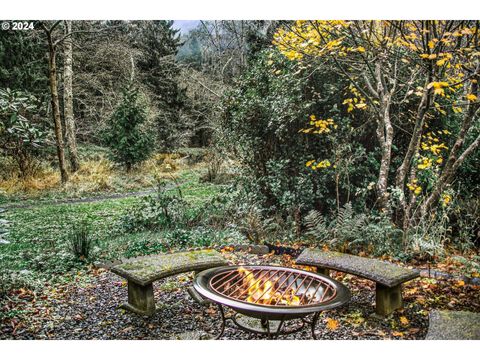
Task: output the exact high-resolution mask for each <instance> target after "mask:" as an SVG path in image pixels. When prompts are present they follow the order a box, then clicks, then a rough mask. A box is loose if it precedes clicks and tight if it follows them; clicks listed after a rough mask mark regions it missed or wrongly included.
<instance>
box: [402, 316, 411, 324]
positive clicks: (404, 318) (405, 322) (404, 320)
mask: <svg viewBox="0 0 480 360" xmlns="http://www.w3.org/2000/svg"><path fill="white" fill-rule="evenodd" d="M400 322H401V323H402V325H408V323H409V321H408V319H407V318H406V317H405V316H400Z"/></svg>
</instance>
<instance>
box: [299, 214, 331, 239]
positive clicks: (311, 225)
mask: <svg viewBox="0 0 480 360" xmlns="http://www.w3.org/2000/svg"><path fill="white" fill-rule="evenodd" d="M304 224H305V227H306V229H307V230H306V231H305V234H306V235H308V236H310V237H312V238H313V239H315V240H320V241H325V240H326V239H328V238H329V237H330V231H329V229H328V226H327V224H326V223H325V218H324V217H323V215H322V214H321V213H320V212H319V211H317V210H311V211H310V212H309V213H308V214H307V215H306V216H305V219H304Z"/></svg>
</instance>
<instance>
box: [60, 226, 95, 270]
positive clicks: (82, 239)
mask: <svg viewBox="0 0 480 360" xmlns="http://www.w3.org/2000/svg"><path fill="white" fill-rule="evenodd" d="M67 242H68V244H69V245H70V250H71V252H72V254H73V255H74V256H75V257H76V258H77V259H79V260H82V261H85V260H87V259H89V258H90V256H91V253H92V248H93V245H94V241H93V237H92V235H91V231H90V226H89V224H88V223H87V222H86V221H82V222H80V223H79V224H75V225H74V226H73V227H72V228H71V229H70V231H69V233H68V235H67Z"/></svg>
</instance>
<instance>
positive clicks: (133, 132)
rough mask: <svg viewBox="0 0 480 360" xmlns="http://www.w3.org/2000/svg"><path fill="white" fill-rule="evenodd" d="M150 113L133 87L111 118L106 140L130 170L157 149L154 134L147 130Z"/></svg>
mask: <svg viewBox="0 0 480 360" xmlns="http://www.w3.org/2000/svg"><path fill="white" fill-rule="evenodd" d="M146 122H147V113H146V110H145V108H144V105H143V104H141V103H140V101H139V92H138V90H137V89H136V88H134V87H132V86H129V87H128V88H126V89H125V90H124V92H123V98H122V101H121V102H120V104H119V105H118V106H117V108H116V109H115V111H114V112H113V115H112V116H111V118H110V120H109V129H108V131H107V132H106V134H105V142H106V144H107V145H108V147H110V149H111V152H112V154H111V157H112V159H113V161H115V162H117V163H119V164H121V165H123V166H125V168H126V169H127V171H130V170H131V169H132V167H133V166H134V165H136V164H138V163H139V162H141V161H143V160H146V159H147V158H148V157H149V156H150V154H151V153H152V151H153V137H152V136H151V134H150V133H149V132H148V131H147V130H146V129H145V126H146Z"/></svg>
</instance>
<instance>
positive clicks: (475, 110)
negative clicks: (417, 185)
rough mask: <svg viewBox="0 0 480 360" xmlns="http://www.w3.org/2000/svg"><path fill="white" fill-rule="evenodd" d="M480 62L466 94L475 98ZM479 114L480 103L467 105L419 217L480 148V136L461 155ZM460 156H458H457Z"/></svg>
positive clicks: (438, 197)
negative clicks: (462, 165)
mask: <svg viewBox="0 0 480 360" xmlns="http://www.w3.org/2000/svg"><path fill="white" fill-rule="evenodd" d="M479 73H480V62H477V66H476V69H475V74H477V75H476V76H474V77H473V79H472V82H471V84H470V89H469V91H468V93H470V94H474V95H476V96H477V97H478V96H479V95H480V92H479V87H478V82H479V81H480V75H478V74H479ZM479 112H480V103H479V102H478V101H472V102H470V103H469V105H468V108H467V111H466V112H465V114H464V116H463V121H462V126H461V128H460V131H459V133H458V135H457V139H456V141H455V143H454V145H453V147H452V150H451V151H450V154H449V156H448V160H447V162H446V164H445V167H444V168H443V171H442V174H441V175H440V178H439V179H438V181H437V183H436V185H435V188H434V189H433V191H432V192H431V193H430V195H429V196H428V197H427V199H426V200H425V201H424V202H423V204H422V205H421V216H422V217H423V216H425V215H426V214H427V212H428V211H430V209H432V208H433V206H434V205H435V204H436V203H437V202H438V200H439V199H440V196H441V195H442V193H443V191H444V190H445V189H446V188H447V186H448V185H450V184H451V182H452V181H453V179H454V177H455V174H456V172H457V170H458V168H459V167H460V165H461V164H462V163H463V162H464V161H465V159H466V158H467V157H468V156H469V155H470V154H471V153H472V152H474V151H475V150H476V149H477V148H478V147H479V146H480V136H479V137H477V138H476V139H475V141H473V142H472V143H471V144H470V145H469V146H468V147H467V148H466V149H465V150H464V151H463V153H462V154H459V153H460V150H461V149H462V147H463V146H464V144H465V138H466V136H467V133H468V131H469V130H470V129H471V127H472V124H473V123H474V121H477V120H478V119H477V117H478V115H479ZM459 155H460V156H459Z"/></svg>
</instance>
